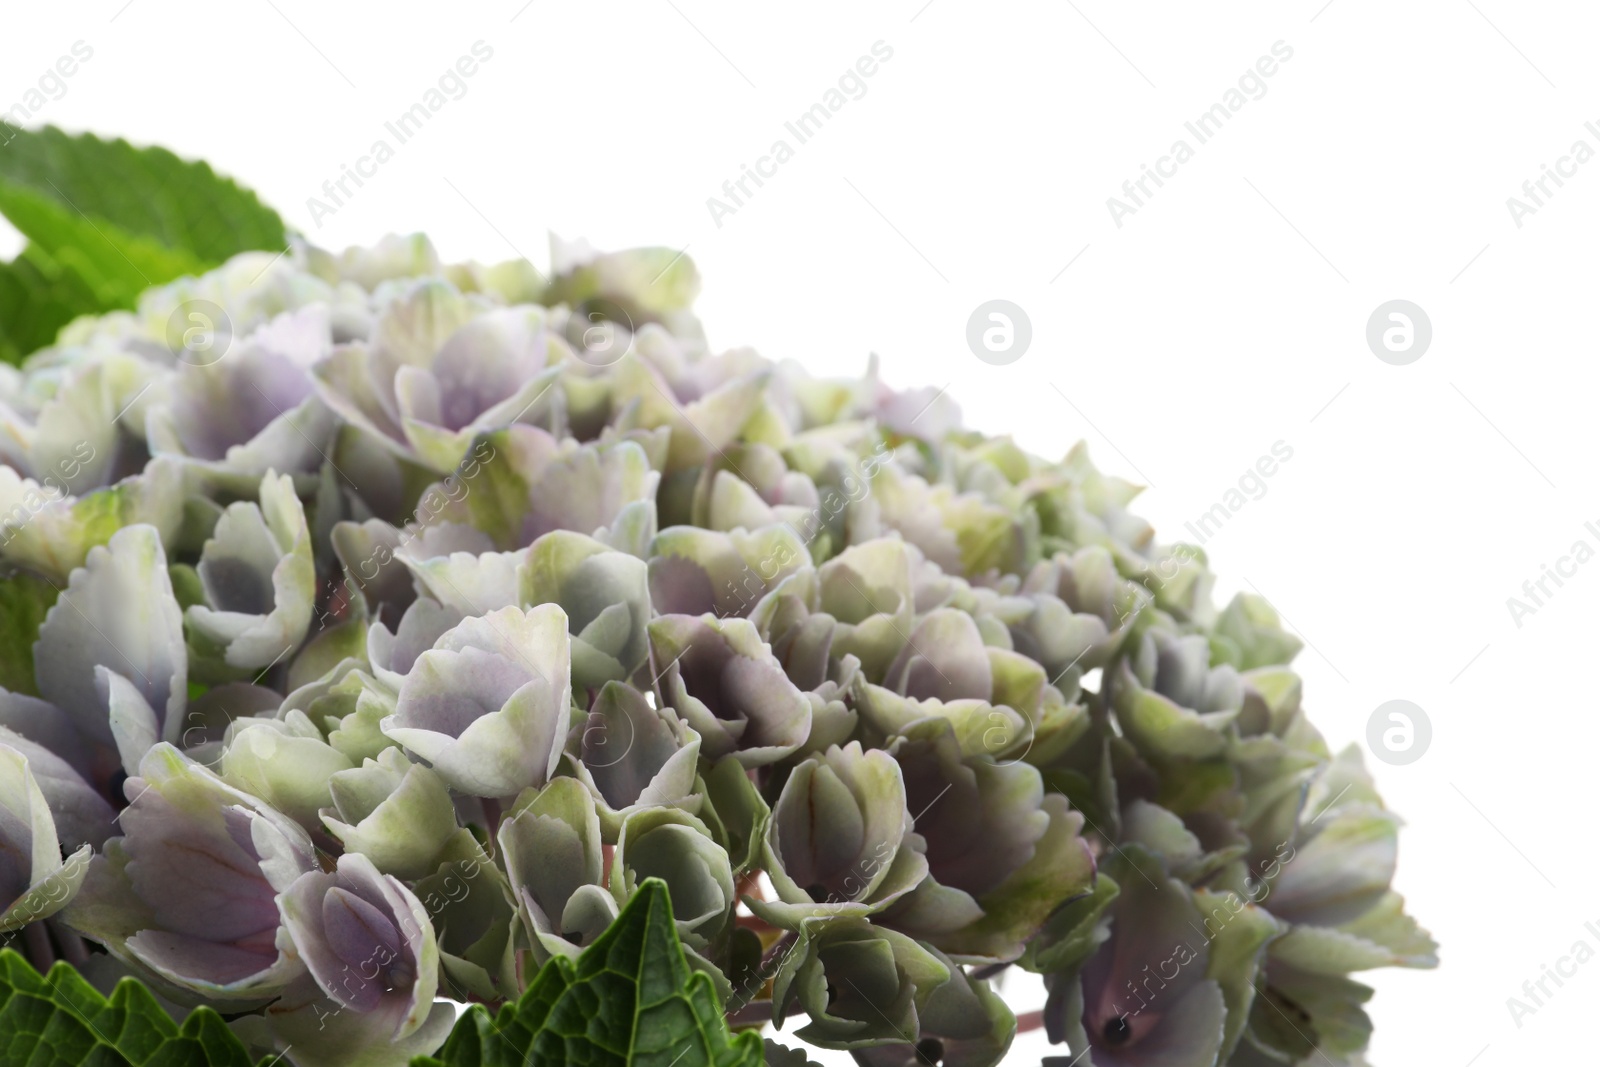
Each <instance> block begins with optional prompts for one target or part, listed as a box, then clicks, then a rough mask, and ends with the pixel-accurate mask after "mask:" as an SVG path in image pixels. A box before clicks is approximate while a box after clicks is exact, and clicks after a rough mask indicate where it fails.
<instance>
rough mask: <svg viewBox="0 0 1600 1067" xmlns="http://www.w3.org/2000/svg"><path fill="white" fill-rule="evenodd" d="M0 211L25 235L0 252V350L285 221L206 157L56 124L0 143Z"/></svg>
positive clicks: (253, 240)
mask: <svg viewBox="0 0 1600 1067" xmlns="http://www.w3.org/2000/svg"><path fill="white" fill-rule="evenodd" d="M0 214H3V215H4V216H5V217H6V218H8V219H10V220H11V222H12V224H13V225H15V226H16V228H17V229H18V230H19V231H21V232H22V234H23V235H24V236H25V237H27V238H28V245H27V247H26V248H24V249H23V252H22V254H21V255H19V256H18V257H17V258H16V259H15V260H13V261H12V262H10V263H0V359H5V360H6V361H8V362H11V363H17V362H20V361H21V360H22V358H23V357H24V356H26V355H28V354H29V353H31V352H34V351H36V350H37V349H39V348H42V347H44V346H46V345H49V344H51V343H53V342H54V341H55V339H56V335H57V334H58V333H59V332H60V330H61V327H63V326H65V325H66V324H67V323H69V322H71V321H72V320H73V319H75V318H77V317H78V316H79V315H86V314H94V313H99V312H105V311H112V310H116V309H118V308H132V307H133V306H134V304H135V303H136V301H137V299H138V296H139V294H140V293H141V292H143V291H144V290H145V289H148V288H150V287H151V286H155V285H161V284H163V283H165V282H169V281H172V280H173V279H174V278H179V277H182V276H184V275H187V274H199V273H202V272H203V271H205V270H206V269H208V268H210V267H212V266H215V265H217V264H219V263H221V262H222V261H224V260H226V259H227V258H228V257H230V256H232V255H234V254H236V253H239V252H246V251H250V250H253V249H264V250H268V251H273V250H277V249H280V248H282V247H283V246H284V244H285V242H286V241H287V239H288V238H287V235H286V232H285V230H284V226H283V220H282V219H280V218H279V217H278V216H277V214H276V213H275V212H273V211H272V209H270V208H268V207H265V206H264V205H263V204H262V203H261V202H260V201H259V200H258V199H256V196H255V194H254V193H252V192H249V191H248V190H246V189H243V188H241V187H240V186H238V185H235V184H234V183H233V182H231V181H229V180H228V179H226V178H222V177H219V176H218V175H217V174H216V173H215V172H214V171H212V169H211V168H210V167H209V166H208V165H206V164H205V163H191V162H188V161H186V160H182V159H179V158H178V157H177V156H175V155H173V154H172V153H171V152H169V151H167V150H166V149H164V148H134V147H133V146H132V145H130V144H128V143H127V142H126V141H121V140H118V141H102V140H100V139H99V138H97V137H94V136H92V135H89V134H80V135H77V136H68V135H67V134H65V133H62V132H61V131H60V130H58V129H55V128H54V127H49V126H47V127H45V128H44V129H42V130H22V131H17V132H16V133H15V134H14V135H13V136H12V137H11V138H10V140H8V141H6V142H5V143H4V144H3V145H0Z"/></svg>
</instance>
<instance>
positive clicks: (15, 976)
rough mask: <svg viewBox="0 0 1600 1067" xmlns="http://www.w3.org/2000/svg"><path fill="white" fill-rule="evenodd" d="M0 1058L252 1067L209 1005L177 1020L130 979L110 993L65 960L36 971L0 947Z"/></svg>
mask: <svg viewBox="0 0 1600 1067" xmlns="http://www.w3.org/2000/svg"><path fill="white" fill-rule="evenodd" d="M275 1059H276V1057H272V1058H269V1059H268V1060H265V1061H263V1063H264V1064H265V1063H271V1062H274V1061H275ZM0 1063H3V1064H6V1065H7V1067H11V1065H15V1067H251V1061H250V1054H249V1053H248V1052H247V1051H246V1050H245V1047H244V1045H243V1043H242V1042H240V1041H239V1039H238V1038H237V1037H235V1036H234V1034H233V1031H231V1030H229V1029H228V1024H227V1023H225V1022H223V1021H222V1016H220V1015H218V1014H217V1013H216V1012H214V1011H212V1010H211V1009H210V1008H197V1009H196V1010H195V1011H193V1012H192V1013H190V1015H189V1017H188V1018H187V1019H185V1020H184V1022H183V1025H182V1026H179V1025H178V1024H177V1023H176V1022H174V1021H173V1019H172V1017H171V1016H170V1015H168V1014H167V1013H166V1012H165V1011H164V1010H163V1009H162V1008H161V1005H159V1004H157V1003H156V1000H155V997H153V996H151V995H150V991H149V990H148V989H146V988H145V987H144V986H142V985H140V984H139V983H138V982H137V981H135V980H134V979H132V978H124V979H123V980H122V981H121V982H119V983H118V984H117V987H116V988H115V989H114V990H112V991H111V999H110V1000H107V999H106V998H105V997H103V996H101V995H100V993H99V991H98V990H96V989H95V988H94V987H93V986H91V985H90V984H89V983H88V982H86V981H84V980H83V977H82V976H81V975H79V974H78V972H77V971H75V970H73V969H72V967H70V966H69V965H67V964H65V963H57V964H56V965H55V966H54V967H52V968H51V969H50V973H49V974H48V975H46V976H43V977H41V976H40V975H39V973H38V972H37V971H35V970H34V969H33V968H32V967H31V966H29V964H28V962H27V960H25V959H23V957H22V956H20V955H18V954H17V953H16V952H14V951H12V950H11V949H5V950H0Z"/></svg>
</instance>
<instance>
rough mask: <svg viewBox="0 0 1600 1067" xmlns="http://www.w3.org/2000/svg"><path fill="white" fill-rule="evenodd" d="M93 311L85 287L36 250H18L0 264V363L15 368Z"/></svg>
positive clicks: (93, 302)
mask: <svg viewBox="0 0 1600 1067" xmlns="http://www.w3.org/2000/svg"><path fill="white" fill-rule="evenodd" d="M96 306H97V304H96V297H95V294H94V291H93V290H92V289H91V288H90V287H89V284H88V282H86V281H85V280H84V279H82V278H80V277H78V276H77V275H76V274H74V273H72V272H71V271H69V270H67V269H66V268H65V267H63V266H62V265H61V264H59V263H57V262H56V261H55V260H53V259H51V258H50V257H49V256H48V255H47V254H45V253H44V252H42V251H41V250H40V249H38V248H34V247H32V246H29V247H28V248H25V249H23V252H22V254H21V255H19V256H18V257H17V258H16V259H14V260H12V261H11V262H10V263H0V359H4V360H5V361H6V362H7V363H20V362H21V361H22V357H23V356H26V355H28V354H29V353H30V352H34V351H36V350H38V349H40V348H43V347H44V346H45V345H48V344H50V343H51V342H53V341H54V340H55V339H56V334H57V333H59V332H60V330H61V327H63V326H65V325H66V324H67V323H69V322H71V321H72V320H73V319H75V318H77V317H78V316H79V315H82V314H84V313H85V312H88V311H92V310H95V308H96Z"/></svg>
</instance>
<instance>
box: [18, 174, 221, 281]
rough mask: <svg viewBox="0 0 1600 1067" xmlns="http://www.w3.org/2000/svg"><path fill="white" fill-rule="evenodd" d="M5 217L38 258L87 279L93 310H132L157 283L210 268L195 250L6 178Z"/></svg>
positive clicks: (84, 279)
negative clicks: (165, 242) (175, 245)
mask: <svg viewBox="0 0 1600 1067" xmlns="http://www.w3.org/2000/svg"><path fill="white" fill-rule="evenodd" d="M3 158H4V157H3V155H0V159H3ZM0 169H3V165H0ZM0 215H4V216H5V217H6V218H7V219H9V220H11V224H12V225H13V226H15V227H16V228H17V229H18V230H19V231H21V233H22V235H23V236H24V237H26V238H27V239H28V240H29V242H30V243H31V245H32V247H33V248H34V249H35V250H36V251H35V253H34V255H35V256H38V255H39V254H40V253H43V254H44V255H47V256H49V257H50V258H51V259H52V260H53V261H54V262H56V263H57V264H60V265H61V266H62V267H64V268H65V269H66V270H67V271H69V272H70V273H71V274H72V275H74V276H75V277H77V278H80V279H82V280H83V282H84V284H85V285H86V286H87V287H88V289H89V290H90V291H91V292H92V293H93V295H94V298H95V300H96V302H97V303H98V305H99V307H98V308H94V309H87V310H100V309H102V308H104V309H109V308H115V307H132V306H133V304H134V302H135V300H136V299H137V298H138V296H139V294H140V293H142V292H143V291H144V290H146V289H148V288H150V287H151V286H152V285H160V284H162V283H163V282H169V281H171V280H172V279H174V278H180V277H182V276H183V275H185V274H198V273H200V272H202V271H204V270H205V269H206V267H207V266H208V264H207V262H206V261H204V260H202V259H200V258H199V257H198V256H196V255H195V254H194V253H193V252H189V251H187V250H185V249H181V248H168V247H167V246H165V245H162V244H160V243H158V242H157V241H155V240H153V239H151V238H149V237H143V236H140V235H138V234H135V233H130V232H129V231H127V230H124V229H123V228H122V227H120V226H118V225H117V224H115V223H113V222H109V221H107V220H105V219H100V220H96V219H94V218H93V217H92V216H90V215H86V214H84V213H83V211H82V210H81V209H79V208H78V207H77V206H76V205H75V204H66V203H62V202H61V201H60V200H59V199H54V198H51V197H48V196H45V195H43V194H41V193H38V192H36V191H34V190H32V189H29V188H27V187H26V186H23V185H18V184H16V183H14V182H9V181H6V180H5V179H4V178H3V177H0Z"/></svg>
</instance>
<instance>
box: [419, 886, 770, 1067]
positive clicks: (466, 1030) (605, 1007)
mask: <svg viewBox="0 0 1600 1067" xmlns="http://www.w3.org/2000/svg"><path fill="white" fill-rule="evenodd" d="M762 1052H763V1050H762V1044H761V1038H760V1037H759V1036H757V1035H756V1034H754V1033H742V1034H739V1035H738V1036H737V1037H735V1036H733V1035H732V1034H730V1033H729V1031H728V1024H727V1020H726V1019H725V1018H724V1016H723V1014H722V1005H721V1004H719V1003H718V1001H717V996H716V993H715V992H714V991H713V989H712V984H711V979H710V977H709V976H707V975H705V974H703V973H699V972H692V971H691V970H690V968H689V964H688V962H687V961H686V960H685V959H684V955H683V948H682V946H681V945H679V943H678V933H677V927H676V925H675V924H674V923H673V921H672V905H671V902H670V901H669V899H668V895H667V886H666V883H665V882H663V881H661V880H660V879H659V878H650V879H646V880H645V882H644V883H643V884H642V885H641V886H640V887H639V891H638V892H637V893H635V894H634V897H633V899H632V900H631V901H629V902H628V905H627V907H625V908H623V909H622V914H620V915H618V916H617V918H616V919H615V920H614V921H613V922H612V924H611V925H610V926H609V927H607V928H606V932H605V933H603V934H601V935H600V936H599V937H598V938H596V939H595V942H594V944H592V945H590V946H589V947H588V948H587V949H585V950H584V952H583V954H582V955H580V956H579V957H578V959H577V960H576V962H574V961H573V960H569V959H566V958H564V957H560V956H557V957H555V958H553V959H551V960H550V961H549V962H548V963H546V964H545V965H544V967H543V969H542V970H540V971H539V974H538V976H537V977H535V978H534V980H533V984H532V985H531V986H529V987H528V991H527V992H526V993H524V994H523V995H522V999H521V1000H519V1001H518V1002H517V1003H516V1004H514V1005H512V1004H508V1005H506V1006H505V1007H503V1008H501V1009H500V1012H499V1014H498V1015H495V1016H494V1017H492V1018H491V1016H490V1015H489V1012H488V1010H487V1009H485V1008H484V1007H483V1006H482V1005H475V1006H474V1007H473V1008H471V1009H470V1010H469V1011H467V1012H466V1013H465V1014H464V1015H462V1017H461V1019H460V1021H459V1022H457V1023H456V1028H455V1030H454V1031H453V1032H452V1033H451V1035H450V1039H449V1040H448V1041H446V1042H445V1044H444V1047H443V1048H441V1049H440V1050H439V1051H438V1053H436V1054H435V1056H418V1057H417V1058H416V1059H414V1060H412V1061H411V1062H412V1065H413V1067H524V1065H526V1064H529V1063H581V1064H585V1065H586V1067H612V1065H615V1067H624V1065H629V1067H762V1063H763V1054H762Z"/></svg>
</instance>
